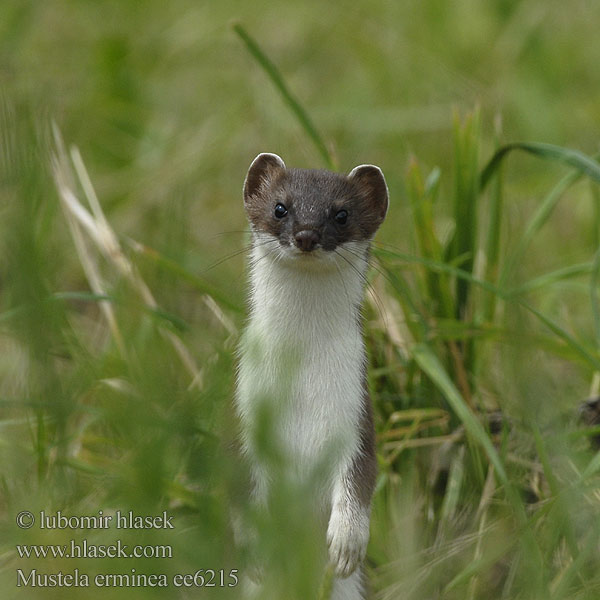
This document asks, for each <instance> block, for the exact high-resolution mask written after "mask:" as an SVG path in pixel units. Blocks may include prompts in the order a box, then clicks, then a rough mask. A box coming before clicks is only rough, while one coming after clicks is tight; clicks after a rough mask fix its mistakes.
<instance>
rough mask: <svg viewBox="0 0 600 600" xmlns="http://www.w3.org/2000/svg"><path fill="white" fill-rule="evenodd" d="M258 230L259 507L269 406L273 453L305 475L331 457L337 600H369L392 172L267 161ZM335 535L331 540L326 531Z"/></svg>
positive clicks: (261, 165) (253, 266)
mask: <svg viewBox="0 0 600 600" xmlns="http://www.w3.org/2000/svg"><path fill="white" fill-rule="evenodd" d="M244 207H245V210H246V214H247V216H248V220H249V222H250V226H251V231H252V250H251V255H250V300H249V307H250V314H249V322H248V325H247V327H246V329H245V332H244V334H243V337H242V341H241V345H240V358H239V366H238V382H237V395H236V407H237V412H238V415H239V418H240V422H241V426H242V440H241V442H242V447H243V450H244V453H245V455H246V456H247V458H248V460H249V463H250V466H251V472H252V477H253V489H254V498H255V500H256V501H258V502H263V503H265V504H266V503H267V499H268V495H269V484H270V476H269V466H268V465H267V464H265V463H264V462H262V461H261V457H260V453H259V452H257V448H256V447H255V442H254V440H255V439H256V436H255V435H254V433H255V428H256V426H257V422H258V419H259V416H260V414H261V413H260V411H261V409H262V408H264V406H267V407H269V408H270V409H271V416H272V425H273V427H272V436H273V440H272V441H273V444H274V445H275V446H276V447H277V448H278V449H280V450H281V452H282V455H283V458H284V460H285V461H286V468H287V469H289V470H290V472H292V473H293V474H294V476H296V477H298V478H303V477H308V476H309V475H310V473H311V469H314V468H316V467H317V466H318V465H319V464H322V463H323V460H325V459H327V460H329V463H328V464H329V467H330V468H329V470H328V471H327V473H328V475H327V477H326V478H325V481H324V483H323V485H322V486H321V489H319V490H316V492H317V493H315V494H314V497H315V498H317V500H316V502H317V503H318V504H319V506H318V507H316V508H317V509H318V510H319V511H321V513H322V514H324V515H325V519H326V520H327V530H326V540H327V544H328V553H329V560H330V563H331V564H332V566H333V569H334V573H335V580H334V587H333V590H334V591H333V598H335V599H336V600H355V599H356V600H360V599H361V598H363V597H364V591H363V581H362V568H361V563H362V561H363V559H364V557H365V553H366V548H367V543H368V540H369V518H370V506H371V496H372V493H373V488H374V484H375V476H376V459H375V442H374V437H375V434H374V427H373V414H372V408H371V401H370V398H369V393H368V390H367V385H366V367H367V365H366V355H365V348H364V343H363V339H362V332H361V314H360V309H361V303H362V299H363V294H364V284H365V274H366V270H367V265H368V255H369V247H370V243H371V239H372V238H373V236H374V234H375V232H376V231H377V229H378V227H379V226H380V225H381V223H382V222H383V220H384V218H385V215H386V212H387V208H388V190H387V186H386V182H385V179H384V176H383V173H382V172H381V170H380V169H379V168H378V167H375V166H373V165H361V166H358V167H356V168H355V169H353V170H352V171H351V172H350V173H349V174H348V175H340V174H337V173H332V172H329V171H325V170H307V169H291V168H290V169H288V168H286V166H285V164H284V162H283V160H281V158H280V157H279V156H277V155H275V154H268V153H264V154H259V155H258V156H257V157H256V158H255V159H254V161H253V162H252V164H251V166H250V169H249V171H248V174H247V176H246V180H245V182H244ZM324 535H325V532H324Z"/></svg>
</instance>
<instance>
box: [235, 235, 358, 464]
mask: <svg viewBox="0 0 600 600" xmlns="http://www.w3.org/2000/svg"><path fill="white" fill-rule="evenodd" d="M348 250H350V251H346V252H345V251H344V250H343V249H341V250H340V252H339V254H335V253H329V255H328V256H324V255H321V256H320V257H312V256H310V257H303V256H294V257H290V256H289V255H285V254H283V253H282V252H281V251H279V250H277V251H276V252H274V251H273V250H272V246H271V247H270V249H269V245H268V244H267V245H266V246H265V245H261V244H257V245H256V246H255V248H254V250H253V253H252V256H251V276H250V286H251V292H250V297H251V312H250V321H249V324H248V327H247V329H246V332H245V334H244V337H243V340H242V344H241V348H240V352H241V354H240V363H239V372H238V393H237V408H238V412H239V414H240V417H241V419H242V424H243V426H244V429H245V438H244V443H245V447H246V448H245V449H246V451H247V452H249V453H251V454H253V443H252V430H253V428H254V427H256V426H257V419H258V416H259V415H260V414H261V410H266V411H267V413H268V415H269V417H270V422H271V423H272V428H271V432H272V435H273V438H274V439H273V442H274V443H275V444H276V445H277V449H278V450H280V451H281V452H282V453H283V454H284V457H285V458H286V459H287V460H288V462H289V463H290V467H291V468H292V469H293V470H294V471H295V472H296V473H297V474H300V475H301V474H303V473H307V472H309V471H310V469H311V468H312V467H314V466H315V465H316V464H318V463H319V462H320V461H322V460H324V459H325V458H326V456H325V455H326V454H327V455H328V457H330V459H331V460H332V461H333V463H334V464H333V465H332V467H333V468H334V469H335V470H336V471H337V470H339V469H340V468H345V467H347V464H348V461H349V460H350V458H351V456H352V455H353V454H355V452H356V448H357V445H358V443H359V430H358V429H359V419H360V413H361V407H362V398H363V394H364V390H363V385H364V383H363V380H364V369H365V353H364V347H363V342H362V337H361V329H360V318H359V307H360V303H361V299H362V294H363V279H364V271H365V268H366V260H365V254H366V250H367V243H354V244H353V247H352V248H349V249H348ZM263 414H264V413H263Z"/></svg>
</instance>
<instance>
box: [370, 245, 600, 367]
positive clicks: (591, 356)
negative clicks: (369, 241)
mask: <svg viewBox="0 0 600 600" xmlns="http://www.w3.org/2000/svg"><path fill="white" fill-rule="evenodd" d="M374 253H375V254H377V255H379V256H386V255H387V256H388V257H391V258H395V259H399V260H401V261H403V262H408V263H417V264H422V265H426V266H427V267H428V268H430V269H433V270H435V271H439V272H443V273H449V274H451V275H455V276H456V277H460V278H462V279H465V280H466V281H469V282H471V283H473V284H474V285H477V286H479V287H480V288H482V289H483V290H485V291H487V292H490V293H492V294H496V296H498V297H499V298H502V299H503V300H506V301H510V302H515V303H517V304H519V305H520V306H522V307H523V308H524V309H525V310H527V311H529V312H531V313H532V314H533V315H534V316H535V317H536V318H537V319H538V320H539V321H541V322H542V323H543V324H544V325H546V327H548V328H549V329H550V330H551V331H552V333H554V334H555V335H557V336H558V337H559V338H560V339H562V341H563V342H564V343H565V344H567V346H569V347H570V348H571V350H573V351H574V352H575V354H576V355H577V356H578V357H579V358H581V359H583V360H584V362H585V363H587V364H588V365H589V366H591V367H592V368H593V369H595V370H600V357H599V356H598V355H597V352H595V351H594V350H593V349H591V348H587V347H586V346H584V345H583V344H580V343H579V342H578V341H577V340H575V339H574V338H573V337H572V336H571V335H570V334H568V333H567V332H566V331H565V330H564V329H563V328H562V327H560V325H557V324H556V323H555V322H554V321H552V320H551V319H549V318H548V317H547V316H545V315H544V314H542V313H541V312H540V311H538V310H537V309H536V308H534V307H533V306H531V305H530V304H529V303H527V302H525V301H524V300H522V299H520V298H517V297H515V296H514V295H513V294H512V292H511V291H510V290H509V291H504V290H502V289H500V288H498V287H496V286H495V285H492V284H491V283H489V282H487V281H482V280H481V279H478V278H477V277H474V276H473V275H471V274H470V273H467V272H466V271H463V270H461V269H457V268H456V267H452V266H450V265H447V264H446V263H442V262H436V261H433V260H430V259H426V258H421V257H419V256H413V255H410V254H404V253H401V252H395V251H391V250H386V249H381V248H378V249H376V250H374Z"/></svg>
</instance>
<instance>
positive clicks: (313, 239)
mask: <svg viewBox="0 0 600 600" xmlns="http://www.w3.org/2000/svg"><path fill="white" fill-rule="evenodd" d="M294 240H295V242H296V246H298V248H300V250H302V251H303V252H310V251H311V250H314V249H315V247H316V245H317V244H318V243H319V234H318V233H317V232H316V231H313V230H312V229H304V230H303V231H299V232H298V233H296V234H295V235H294Z"/></svg>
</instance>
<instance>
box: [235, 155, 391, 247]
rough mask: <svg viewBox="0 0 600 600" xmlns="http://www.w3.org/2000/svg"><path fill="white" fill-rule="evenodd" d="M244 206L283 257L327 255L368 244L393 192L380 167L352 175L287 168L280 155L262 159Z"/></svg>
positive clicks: (248, 180) (366, 167) (255, 229)
mask: <svg viewBox="0 0 600 600" xmlns="http://www.w3.org/2000/svg"><path fill="white" fill-rule="evenodd" d="M244 207H245V209H246V213H247V215H248V220H249V221H250V225H251V227H252V230H253V232H254V234H255V236H257V237H258V238H259V239H261V240H266V241H267V242H269V241H271V242H272V243H273V244H275V242H278V245H277V247H278V250H279V252H278V253H280V254H281V255H284V256H289V257H302V258H307V257H314V256H324V255H326V254H328V253H333V252H335V251H336V250H337V249H338V248H339V247H344V245H345V244H346V245H352V243H356V242H366V244H368V242H369V241H370V239H371V238H372V237H373V235H374V234H375V232H376V231H377V228H378V227H379V226H380V225H381V223H382V222H383V219H384V218H385V214H386V212H387V207H388V190H387V186H386V183H385V179H384V177H383V173H382V172H381V169H379V167H375V166H373V165H361V166H359V167H356V168H355V169H352V171H350V173H349V174H348V175H340V174H338V173H332V172H330V171H324V170H318V171H316V170H308V169H287V168H286V166H285V164H284V162H283V161H282V160H281V158H279V156H277V155H276V154H268V153H264V154H259V155H258V156H257V157H256V158H255V159H254V161H253V162H252V164H251V165H250V169H249V170H248V174H247V176H246V181H245V182H244Z"/></svg>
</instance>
